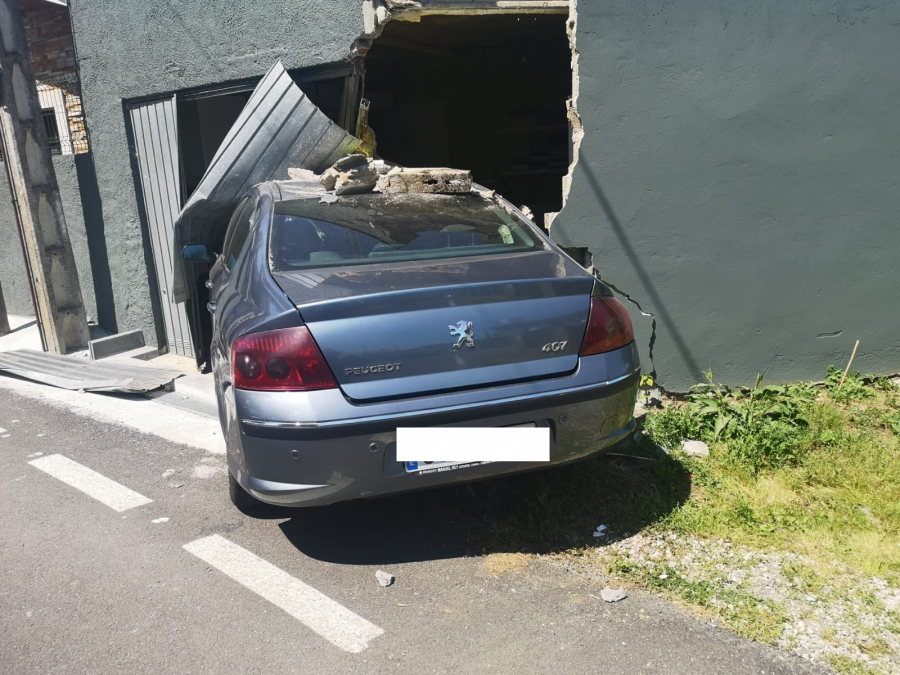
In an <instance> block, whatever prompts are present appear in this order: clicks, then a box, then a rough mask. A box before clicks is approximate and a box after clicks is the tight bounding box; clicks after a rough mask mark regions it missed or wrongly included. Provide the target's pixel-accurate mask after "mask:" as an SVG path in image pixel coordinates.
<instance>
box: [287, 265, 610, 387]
mask: <svg viewBox="0 0 900 675" xmlns="http://www.w3.org/2000/svg"><path fill="white" fill-rule="evenodd" d="M275 278H276V281H278V283H279V284H280V285H281V287H282V288H283V289H284V290H285V292H286V293H287V294H288V297H290V298H291V300H292V301H293V302H294V303H295V304H296V305H297V306H298V308H299V310H300V314H301V316H302V318H303V320H304V322H305V323H306V325H307V326H308V328H309V330H310V332H311V333H312V335H313V337H314V339H315V340H316V342H317V343H318V345H319V348H320V349H321V350H322V353H323V355H324V356H325V359H326V361H327V362H328V364H329V365H330V366H331V369H332V371H333V372H334V374H335V377H336V379H337V381H338V383H339V384H340V386H341V388H342V390H343V391H344V393H345V394H346V395H347V396H348V397H350V398H352V399H355V400H360V401H370V400H375V399H385V398H396V397H404V396H415V395H422V394H428V393H436V392H441V391H452V390H455V389H463V388H471V387H484V386H491V385H498V384H504V383H509V382H514V381H522V380H528V379H537V378H543V377H552V376H559V375H561V374H565V373H568V372H571V371H573V370H574V369H575V368H576V366H577V364H578V348H579V345H580V344H581V340H582V337H583V335H584V331H585V326H586V323H587V319H588V313H589V310H590V294H591V289H592V287H593V279H592V278H591V277H590V276H588V275H587V274H585V272H584V270H582V269H581V268H579V267H577V265H575V264H574V263H573V262H572V261H571V260H569V259H567V258H565V257H564V256H562V255H560V254H558V253H556V252H555V251H552V250H544V251H540V252H534V253H526V254H513V255H509V256H503V257H497V256H490V257H486V258H484V259H478V258H467V259H464V260H447V261H440V262H435V261H428V262H414V263H399V264H398V263H395V264H392V265H370V266H365V267H363V268H357V269H346V268H336V269H331V270H316V271H302V272H301V271H290V272H280V273H276V274H275Z"/></svg>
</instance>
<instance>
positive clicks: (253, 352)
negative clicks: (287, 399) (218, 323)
mask: <svg viewBox="0 0 900 675" xmlns="http://www.w3.org/2000/svg"><path fill="white" fill-rule="evenodd" d="M231 374H232V378H233V382H234V386H235V387H237V388H238V389H249V390H251V391H310V390H312V389H333V388H334V387H337V386H338V385H337V382H336V381H335V379H334V375H333V374H332V373H331V369H330V368H329V367H328V364H327V363H325V358H324V357H323V356H322V352H321V351H319V347H318V345H316V343H315V341H314V340H313V338H312V335H310V333H309V329H308V328H306V327H305V326H300V327H297V328H282V329H280V330H269V331H264V332H262V333H251V334H249V335H243V336H241V337H239V338H238V339H237V340H235V341H234V344H233V345H232V347H231Z"/></svg>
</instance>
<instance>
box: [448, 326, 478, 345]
mask: <svg viewBox="0 0 900 675" xmlns="http://www.w3.org/2000/svg"><path fill="white" fill-rule="evenodd" d="M450 335H452V336H454V337H455V338H456V344H455V345H453V349H459V348H460V347H462V346H463V345H465V346H466V347H474V346H475V339H474V338H473V337H472V322H471V321H458V322H457V323H456V325H455V326H450Z"/></svg>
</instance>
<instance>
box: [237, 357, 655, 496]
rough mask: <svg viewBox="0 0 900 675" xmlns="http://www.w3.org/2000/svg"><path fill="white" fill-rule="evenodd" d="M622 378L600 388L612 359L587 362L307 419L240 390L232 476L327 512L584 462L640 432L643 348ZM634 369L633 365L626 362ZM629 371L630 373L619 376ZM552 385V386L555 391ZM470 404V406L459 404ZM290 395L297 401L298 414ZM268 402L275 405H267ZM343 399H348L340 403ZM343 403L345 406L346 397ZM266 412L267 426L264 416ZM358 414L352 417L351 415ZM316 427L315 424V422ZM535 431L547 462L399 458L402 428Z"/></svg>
mask: <svg viewBox="0 0 900 675" xmlns="http://www.w3.org/2000/svg"><path fill="white" fill-rule="evenodd" d="M617 351H618V352H623V353H622V354H619V355H617V357H613V359H616V358H618V362H619V365H620V366H621V367H622V368H621V369H619V372H618V373H616V376H615V377H613V378H611V379H608V380H599V381H598V379H599V378H598V377H597V375H598V372H597V371H598V369H600V370H603V369H604V368H605V366H608V365H609V362H610V355H599V356H598V357H588V358H586V359H582V360H581V361H582V364H580V366H579V371H578V372H576V373H575V374H573V375H572V376H569V377H565V378H557V379H554V380H545V381H541V382H540V383H530V384H525V385H514V386H507V387H496V388H493V389H490V390H480V391H473V392H465V393H463V394H461V395H450V396H439V397H428V398H427V399H417V400H412V401H411V402H412V403H413V405H410V401H403V402H393V403H390V402H389V403H385V404H372V405H368V406H356V405H352V404H349V405H350V407H349V408H346V409H344V410H342V411H340V412H341V413H342V415H340V416H339V417H337V418H331V419H329V416H328V415H325V414H321V412H322V408H321V407H320V409H319V410H320V415H319V417H318V419H316V418H315V417H313V418H312V419H311V417H310V416H304V414H303V408H304V407H307V408H308V407H310V406H311V405H320V406H321V405H322V404H323V401H322V398H323V397H319V399H320V400H318V401H316V402H310V400H309V399H310V398H312V395H311V394H316V395H318V394H334V393H336V394H338V395H340V393H339V392H338V391H337V390H332V391H331V392H312V393H311V394H304V393H301V392H292V393H291V394H268V393H267V394H260V393H259V392H243V391H236V392H234V393H235V394H236V400H235V402H234V403H235V405H234V413H235V414H234V417H233V418H232V420H231V421H230V423H229V425H228V426H229V429H228V462H229V470H230V471H231V473H232V475H234V476H235V478H236V479H237V480H238V482H239V483H240V484H241V485H242V486H243V487H244V489H246V490H247V491H248V492H250V494H252V495H253V496H254V497H256V498H257V499H260V500H261V501H264V502H267V503H270V504H279V505H285V506H322V505H327V504H332V503H335V502H339V501H345V500H350V499H359V498H370V497H377V496H383V495H388V494H394V493H399V492H407V491H412V490H419V489H424V488H429V487H436V486H441V485H448V484H453V483H461V482H467V481H473V480H481V479H484V478H489V477H492V476H501V475H508V474H512V473H520V472H523V471H531V470H536V469H542V468H547V467H550V466H557V465H560V464H565V463H568V462H573V461H577V460H580V459H584V458H586V457H589V456H591V455H593V454H596V453H599V452H602V451H604V450H607V449H609V448H610V447H612V446H614V445H616V444H617V443H618V442H620V441H621V440H623V439H624V438H626V437H627V435H628V434H629V433H630V432H631V431H632V430H633V428H634V422H633V419H632V413H633V410H634V401H635V397H636V394H637V388H638V382H639V377H640V372H639V368H638V366H637V363H638V361H637V355H636V350H635V349H634V348H633V345H632V346H629V347H625V348H623V349H622V350H617ZM626 362H627V363H626ZM625 367H628V371H627V372H621V371H622V370H624V369H625ZM550 383H553V384H555V385H556V386H555V387H549V386H548V384H550ZM460 396H463V397H464V398H463V399H460ZM285 397H287V398H288V400H289V399H290V398H294V399H295V400H294V401H293V404H294V405H293V406H291V407H292V408H293V415H290V414H289V413H286V412H285V405H286V401H285ZM266 398H271V399H272V400H270V401H266V400H265V399H266ZM341 398H342V399H343V397H342V396H341ZM343 400H344V401H346V399H343ZM263 412H268V413H269V414H268V419H266V418H265V417H263V415H262V414H261V413H263ZM348 413H352V414H348ZM313 420H316V421H313ZM525 423H534V424H536V425H538V426H542V427H548V428H549V430H550V439H551V440H550V462H549V463H546V462H540V463H534V462H497V463H493V464H482V465H477V466H467V467H464V468H458V469H453V470H447V471H443V472H441V473H432V474H427V475H422V474H415V473H413V474H407V473H406V471H405V467H404V465H403V463H401V462H398V461H397V460H396V444H395V440H396V429H397V427H398V426H442V427H454V426H464V427H479V426H483V427H502V426H512V425H516V424H525Z"/></svg>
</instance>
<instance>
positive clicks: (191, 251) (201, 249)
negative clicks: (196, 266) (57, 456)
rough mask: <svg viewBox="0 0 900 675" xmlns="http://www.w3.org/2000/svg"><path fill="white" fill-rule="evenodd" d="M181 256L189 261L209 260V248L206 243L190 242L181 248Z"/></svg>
mask: <svg viewBox="0 0 900 675" xmlns="http://www.w3.org/2000/svg"><path fill="white" fill-rule="evenodd" d="M181 257H182V258H184V259H185V260H187V261H188V262H209V249H208V248H206V244H190V245H188V246H185V247H184V248H183V249H182V250H181Z"/></svg>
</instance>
